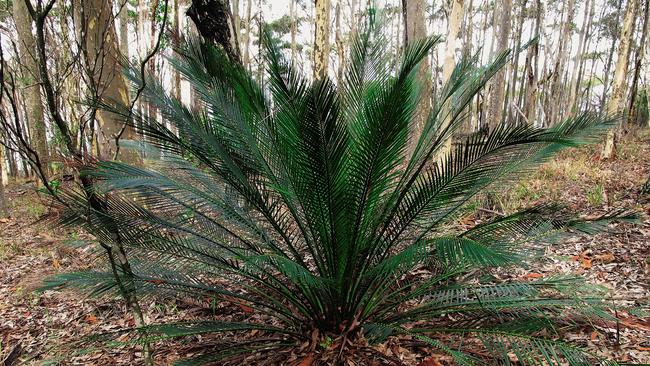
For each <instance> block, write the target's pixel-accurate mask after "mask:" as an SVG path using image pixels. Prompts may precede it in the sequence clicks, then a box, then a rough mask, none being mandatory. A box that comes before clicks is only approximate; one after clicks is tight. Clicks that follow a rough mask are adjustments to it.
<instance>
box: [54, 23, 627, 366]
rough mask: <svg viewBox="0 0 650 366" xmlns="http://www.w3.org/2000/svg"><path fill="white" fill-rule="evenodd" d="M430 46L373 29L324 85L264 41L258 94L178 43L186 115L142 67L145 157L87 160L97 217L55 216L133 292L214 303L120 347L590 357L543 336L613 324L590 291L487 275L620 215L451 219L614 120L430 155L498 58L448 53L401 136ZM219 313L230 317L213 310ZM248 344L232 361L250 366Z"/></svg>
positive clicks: (208, 354) (205, 357) (199, 50)
mask: <svg viewBox="0 0 650 366" xmlns="http://www.w3.org/2000/svg"><path fill="white" fill-rule="evenodd" d="M437 42H438V38H428V39H425V40H422V41H420V42H416V43H415V44H414V45H412V46H410V47H408V48H407V49H406V50H405V51H404V53H403V55H402V57H401V59H400V60H399V62H394V61H393V60H392V59H391V58H390V57H388V56H386V55H385V54H384V50H383V42H382V39H381V35H379V34H378V32H376V31H373V30H370V31H368V32H366V33H364V34H363V35H361V36H359V37H358V39H357V40H356V41H355V42H354V43H353V45H352V47H351V50H350V53H351V60H349V62H348V63H347V65H348V67H347V72H346V74H345V78H344V80H340V81H339V83H338V84H335V83H333V82H332V81H331V80H328V79H322V80H316V81H313V82H310V81H308V80H307V79H305V78H303V77H302V76H301V74H300V72H299V71H298V70H297V69H296V68H295V66H294V65H290V64H289V63H288V62H287V61H285V59H284V58H283V56H282V54H281V52H280V51H279V50H278V49H276V48H275V47H274V46H273V45H270V44H269V43H271V42H270V41H269V42H267V44H266V48H265V49H266V55H267V59H268V61H267V62H268V67H267V72H268V88H266V89H265V88H263V87H262V86H260V85H259V84H258V83H257V82H255V81H254V80H253V78H252V77H251V75H250V74H249V72H247V71H246V70H245V69H244V68H243V67H242V66H241V65H239V64H236V63H233V62H230V61H229V60H228V59H227V57H226V56H225V55H224V54H223V53H222V52H221V51H220V50H218V49H216V48H214V47H212V46H210V45H207V44H203V43H201V42H200V41H198V40H194V41H189V42H188V44H186V45H185V46H182V47H179V48H178V49H177V54H178V56H177V57H175V58H172V59H171V60H170V62H171V63H172V64H173V66H174V67H175V68H176V69H177V70H178V71H179V72H180V73H181V74H182V75H183V76H184V78H185V79H186V80H188V81H189V82H190V84H191V86H192V88H193V89H194V91H195V92H196V93H195V95H196V97H197V98H199V101H200V102H199V103H198V107H196V108H188V107H187V106H186V105H184V104H183V103H182V102H181V101H180V100H178V99H177V98H175V97H173V96H171V95H170V94H169V93H167V92H166V91H165V89H164V88H163V86H162V85H161V84H160V82H159V81H156V80H155V79H153V78H151V79H148V80H147V83H146V84H147V87H146V88H145V90H144V92H143V94H142V97H143V98H144V99H145V101H146V102H148V103H150V104H151V105H152V106H154V107H155V108H156V110H158V111H159V113H160V114H161V115H162V117H163V118H162V121H159V120H156V119H154V118H147V117H146V116H136V117H137V119H139V120H143V121H144V122H143V123H139V124H137V126H138V127H139V128H140V131H141V133H142V134H143V136H144V140H145V141H146V142H147V144H148V146H149V151H151V150H155V151H157V153H155V154H150V156H152V158H151V159H149V160H148V161H147V162H146V164H145V166H132V165H127V164H124V163H119V162H100V163H99V164H98V166H97V167H96V168H95V169H93V170H91V171H89V172H88V174H91V175H92V176H93V177H95V179H96V182H97V187H98V189H100V190H101V192H102V194H104V196H105V197H107V199H106V205H105V209H103V210H102V211H101V212H98V211H93V210H88V209H87V205H85V204H84V202H83V199H82V197H83V196H82V195H75V194H74V192H69V193H68V195H69V198H71V199H74V198H75V197H77V198H78V207H79V210H75V209H74V207H75V206H74V205H71V207H72V210H70V211H68V215H66V216H65V218H64V223H65V224H74V225H80V226H83V227H84V228H85V229H86V230H87V231H89V232H90V233H92V234H94V235H95V236H96V237H97V238H98V239H101V241H102V242H110V241H114V240H120V243H121V245H123V246H125V247H126V248H127V249H128V255H129V256H130V257H131V261H132V264H133V272H134V273H135V274H134V276H133V277H130V278H128V279H127V280H128V281H133V282H134V283H135V284H136V288H137V290H138V291H139V292H140V293H143V294H144V293H147V294H152V295H154V296H163V297H164V296H183V297H193V298H196V299H197V301H198V302H199V303H205V302H206V299H207V300H209V301H211V302H212V303H213V304H216V311H215V313H216V314H215V316H214V317H208V316H206V318H204V319H196V320H188V321H187V322H183V323H174V324H153V325H150V326H147V327H144V328H139V329H136V330H131V332H132V333H133V334H134V335H135V337H134V338H133V339H135V340H136V341H137V340H148V341H151V340H158V339H165V338H172V337H179V336H196V335H205V334H209V333H222V335H220V336H218V337H215V338H213V339H212V340H211V341H210V342H206V337H205V336H203V337H201V338H200V339H202V340H203V341H204V342H206V345H205V347H203V348H202V354H201V355H200V356H198V357H194V358H192V359H190V360H185V361H183V362H182V364H204V363H219V362H223V363H227V362H233V363H241V362H243V361H242V360H243V358H241V357H242V355H243V354H248V353H250V354H256V355H258V356H259V357H262V358H263V359H264V362H267V363H270V364H273V363H277V364H281V363H282V362H283V360H286V357H287V356H286V355H287V354H288V353H292V352H293V353H294V354H296V353H297V354H300V353H301V352H302V354H308V353H311V355H312V356H310V357H314V358H315V359H318V358H319V357H321V359H322V360H325V359H328V360H330V362H332V363H337V362H343V360H344V359H345V358H353V359H354V358H357V360H356V362H357V364H364V363H366V362H365V361H364V360H365V359H366V358H369V357H371V358H374V359H375V360H379V359H384V360H385V361H386V362H389V361H390V359H391V357H389V356H387V355H382V354H381V353H380V352H377V351H376V349H375V348H373V346H372V344H374V343H377V342H383V341H385V340H386V339H387V338H389V337H397V338H405V339H409V340H410V341H411V342H416V343H418V342H419V343H420V347H421V346H422V344H426V345H427V346H428V347H430V348H431V349H433V350H434V351H435V352H437V353H439V354H440V353H446V354H448V356H450V357H452V358H453V359H454V360H455V362H456V363H458V364H463V365H474V364H476V365H479V364H495V363H504V364H507V363H510V362H514V361H515V360H518V362H519V363H521V364H530V365H532V364H535V365H537V364H540V365H552V364H558V365H559V364H562V365H564V364H568V365H587V364H593V363H594V362H600V361H597V358H595V357H594V356H593V355H591V354H589V353H587V352H584V351H583V350H581V349H579V348H577V347H575V346H572V345H569V344H566V343H563V342H561V341H560V340H558V337H559V330H560V328H565V327H570V326H572V325H576V324H579V323H580V322H581V321H583V320H589V319H590V318H592V317H596V316H608V315H607V312H606V311H604V310H603V308H602V307H601V298H599V297H598V296H594V293H593V292H588V290H587V289H588V286H585V285H584V284H583V283H582V282H581V281H580V280H579V279H576V278H568V277H552V278H539V279H535V280H522V281H521V282H516V281H514V280H509V281H498V280H497V276H494V273H495V272H494V271H495V268H500V267H503V268H514V267H515V266H527V265H529V264H530V263H532V261H533V260H534V259H535V258H536V256H538V255H539V254H543V253H544V248H545V246H546V245H547V244H549V243H551V242H552V241H553V240H557V239H558V238H562V237H564V235H567V234H570V233H576V232H579V233H592V232H594V231H596V230H598V229H601V228H603V227H606V225H607V224H608V223H609V222H610V221H611V220H616V219H626V218H628V217H629V216H626V215H622V214H612V215H607V216H604V217H601V218H598V219H594V220H576V219H572V218H568V217H566V216H564V215H560V214H559V213H558V212H559V211H558V210H559V208H558V207H555V206H538V207H533V208H529V209H527V210H525V211H523V212H518V213H515V214H512V215H509V216H505V217H500V218H498V219H496V220H492V221H489V222H484V223H481V224H478V225H476V226H474V227H472V228H469V229H460V228H458V226H457V225H454V224H453V223H454V220H455V219H456V218H457V217H458V215H459V213H462V212H467V208H466V207H467V205H466V203H468V202H470V201H471V200H472V199H474V198H476V197H477V195H478V194H480V193H481V192H483V191H485V190H486V189H489V188H490V187H494V185H495V183H498V184H503V183H506V182H510V181H513V179H518V178H519V177H520V176H521V175H522V174H523V173H525V172H527V171H530V170H531V169H533V168H535V167H537V166H538V165H539V164H540V163H543V162H544V161H546V160H547V159H549V158H550V157H552V156H553V155H554V154H555V153H556V152H558V151H559V150H561V149H563V148H566V147H573V146H577V145H581V144H585V143H589V142H592V141H595V140H596V139H597V138H598V137H600V136H602V134H603V132H604V131H606V129H607V128H608V127H609V126H610V125H611V122H612V121H611V120H609V119H604V118H601V117H598V116H596V115H593V114H581V115H577V116H575V117H572V118H569V119H568V120H566V121H564V122H561V123H558V124H557V125H556V126H554V127H552V128H549V129H539V128H535V127H533V126H528V125H511V124H503V125H500V126H499V127H497V128H496V129H494V130H493V131H490V132H489V133H487V134H485V133H484V134H477V135H473V136H470V137H468V138H466V139H465V140H464V141H462V142H461V143H459V144H457V145H455V147H454V148H453V149H452V150H451V151H445V148H444V146H446V141H447V140H448V139H449V138H450V137H451V136H452V134H453V133H454V131H455V130H456V129H457V127H459V125H460V124H461V123H462V122H463V121H464V120H465V115H464V111H466V109H467V106H468V105H469V103H470V101H471V100H472V97H474V96H475V95H476V93H477V92H478V91H479V90H480V89H481V88H483V87H484V86H485V85H486V82H487V81H488V80H489V79H490V78H491V77H492V76H493V75H494V74H495V73H496V72H497V71H498V70H499V69H500V68H501V67H502V66H503V65H504V64H505V63H506V62H507V60H508V57H509V55H508V53H503V54H501V55H499V56H498V57H497V58H496V60H495V61H494V62H492V63H490V64H489V65H487V66H481V67H479V66H476V63H477V59H476V58H467V59H463V60H461V62H459V64H458V65H457V67H456V68H455V70H454V72H453V74H452V75H451V78H450V79H449V80H448V81H447V83H446V84H445V86H444V87H443V88H442V90H441V92H440V95H439V96H438V97H437V99H436V100H435V101H434V102H433V106H432V110H431V113H430V114H429V116H428V118H427V119H426V122H425V124H424V125H423V126H421V129H420V130H418V131H415V130H416V129H414V128H412V126H411V122H412V120H413V115H414V111H415V110H416V106H417V104H418V102H419V101H420V100H421V99H422V98H425V97H427V98H428V96H422V95H420V93H419V89H418V83H417V80H416V70H417V68H418V65H419V62H420V61H421V60H422V59H423V58H424V57H426V55H427V54H428V52H429V51H430V49H431V48H432V47H433V46H434V45H436V43H437ZM128 75H129V77H130V78H131V79H132V81H133V82H134V84H135V85H140V84H141V83H142V80H140V79H139V76H138V72H136V71H132V72H129V73H128ZM124 115H125V117H128V116H131V115H130V114H129V113H124ZM412 131H415V132H412ZM71 201H72V200H71ZM117 275H119V273H117ZM57 281H58V282H57ZM62 281H63V282H66V283H67V284H71V285H77V286H80V287H86V288H88V289H90V290H91V291H92V292H93V293H96V294H97V293H103V292H106V291H109V290H111V289H112V288H113V287H114V283H115V281H114V279H113V276H112V274H110V273H106V274H104V273H101V272H86V273H76V274H68V275H64V276H61V277H59V278H58V279H57V280H56V281H54V282H52V283H53V284H60V283H61V282H62ZM228 304H230V305H232V307H231V308H229V307H228V306H229V305H228ZM226 308H228V309H235V312H234V313H233V311H229V312H228V314H220V309H226ZM193 339H195V340H196V339H198V338H193ZM207 339H209V338H207ZM208 345H209V346H208ZM301 345H302V346H301ZM199 346H200V345H199ZM199 348H201V347H199ZM282 350H286V352H285V353H283V351H282ZM270 351H273V352H270ZM370 355H372V356H370ZM258 356H250V357H252V359H251V358H247V359H246V360H247V361H246V362H245V363H248V364H256V363H262V359H255V357H258ZM256 360H257V361H256ZM323 362H324V361H323ZM368 362H370V361H368Z"/></svg>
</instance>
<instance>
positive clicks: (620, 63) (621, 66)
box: [600, 0, 638, 159]
mask: <svg viewBox="0 0 650 366" xmlns="http://www.w3.org/2000/svg"><path fill="white" fill-rule="evenodd" d="M637 3H638V0H629V1H628V3H627V7H626V8H625V19H624V20H623V29H622V30H621V37H620V39H619V48H618V58H617V60H616V70H615V71H614V79H613V80H612V94H611V97H610V99H609V102H608V103H607V113H609V114H619V115H620V114H621V113H622V112H623V109H624V108H625V103H624V100H625V98H624V97H625V88H626V80H627V66H628V57H629V50H630V42H631V41H632V33H633V31H634V20H635V15H636V11H637ZM617 135H618V128H613V129H611V130H610V131H609V132H608V133H607V137H606V138H605V144H604V146H603V150H602V151H601V153H600V157H601V159H611V158H613V157H614V155H615V153H616V139H617Z"/></svg>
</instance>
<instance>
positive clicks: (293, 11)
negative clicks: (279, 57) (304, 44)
mask: <svg viewBox="0 0 650 366" xmlns="http://www.w3.org/2000/svg"><path fill="white" fill-rule="evenodd" d="M250 2H251V0H248V4H249V5H250ZM248 11H249V12H250V8H249V9H248ZM289 16H290V17H291V28H290V29H289V32H290V34H291V63H292V64H293V65H294V66H295V65H296V57H297V45H296V28H297V25H296V0H289ZM249 18H250V15H249Z"/></svg>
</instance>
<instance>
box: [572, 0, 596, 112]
mask: <svg viewBox="0 0 650 366" xmlns="http://www.w3.org/2000/svg"><path fill="white" fill-rule="evenodd" d="M589 2H590V0H587V1H586V2H585V13H584V18H583V21H582V28H581V29H580V38H579V40H578V51H577V52H576V55H575V57H574V58H573V71H572V72H571V82H570V83H569V111H568V112H569V114H573V113H575V107H576V97H577V95H578V74H579V69H580V65H581V64H582V62H583V59H584V53H585V44H586V43H587V42H586V41H587V33H588V32H589V26H590V25H589V24H590V23H591V20H592V18H593V16H589V14H590V11H591V13H592V14H593V7H594V2H592V3H591V9H590V6H589Z"/></svg>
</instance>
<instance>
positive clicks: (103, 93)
mask: <svg viewBox="0 0 650 366" xmlns="http://www.w3.org/2000/svg"><path fill="white" fill-rule="evenodd" d="M80 3H81V4H80V5H81V6H82V10H83V18H84V19H83V31H84V32H85V47H86V52H85V53H86V57H87V60H86V62H87V65H88V67H89V68H90V73H91V77H92V82H93V84H94V85H93V88H94V89H95V90H94V94H95V96H96V97H98V98H99V99H101V100H102V101H103V102H104V103H107V104H109V105H116V106H117V105H120V104H121V105H124V106H128V105H129V97H128V95H129V89H128V88H127V86H126V82H125V80H124V77H123V76H122V66H121V64H120V57H121V56H120V50H119V47H118V43H117V34H116V32H115V18H114V17H113V12H112V9H113V4H112V1H110V0H83V1H81V2H80ZM96 116H97V122H98V127H99V128H97V131H96V133H97V141H98V145H99V146H98V147H99V156H100V157H101V158H103V159H112V158H113V157H114V156H115V154H116V152H117V138H118V136H120V132H121V131H122V128H123V126H124V123H123V121H122V120H121V118H120V117H119V116H117V115H115V114H114V113H112V112H109V111H107V110H105V109H103V108H100V109H98V110H97V114H96ZM135 137H136V135H135V131H134V130H133V128H132V127H130V126H126V127H125V128H124V131H123V133H122V135H121V136H120V139H133V138H135ZM118 158H119V159H120V160H122V161H126V162H137V161H138V160H139V158H138V154H137V153H136V152H134V151H129V150H126V149H120V153H119V156H118Z"/></svg>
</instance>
